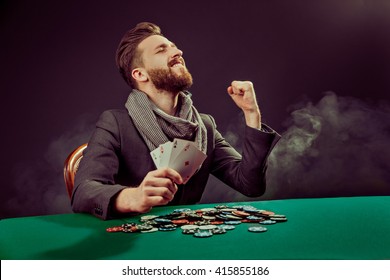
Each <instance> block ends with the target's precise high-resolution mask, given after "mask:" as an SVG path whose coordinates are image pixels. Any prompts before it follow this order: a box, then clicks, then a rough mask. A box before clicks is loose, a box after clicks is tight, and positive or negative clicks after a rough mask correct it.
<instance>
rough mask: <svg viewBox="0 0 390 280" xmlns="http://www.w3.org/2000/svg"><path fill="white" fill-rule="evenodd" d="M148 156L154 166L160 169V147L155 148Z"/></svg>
mask: <svg viewBox="0 0 390 280" xmlns="http://www.w3.org/2000/svg"><path fill="white" fill-rule="evenodd" d="M150 156H151V157H152V159H153V162H154V165H155V166H156V167H157V168H159V167H160V147H157V148H156V149H154V150H153V151H151V152H150Z"/></svg>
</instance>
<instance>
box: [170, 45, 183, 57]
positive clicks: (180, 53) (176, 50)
mask: <svg viewBox="0 0 390 280" xmlns="http://www.w3.org/2000/svg"><path fill="white" fill-rule="evenodd" d="M182 56H183V51H181V50H180V49H179V48H177V47H174V48H173V54H172V57H182Z"/></svg>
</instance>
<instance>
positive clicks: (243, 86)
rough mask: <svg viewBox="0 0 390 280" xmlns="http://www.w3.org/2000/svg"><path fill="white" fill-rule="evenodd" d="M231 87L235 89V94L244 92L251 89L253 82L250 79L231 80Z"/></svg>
mask: <svg viewBox="0 0 390 280" xmlns="http://www.w3.org/2000/svg"><path fill="white" fill-rule="evenodd" d="M232 87H233V90H234V89H235V93H236V94H243V93H244V92H246V91H249V90H251V88H252V87H253V84H252V82H250V81H233V82H232Z"/></svg>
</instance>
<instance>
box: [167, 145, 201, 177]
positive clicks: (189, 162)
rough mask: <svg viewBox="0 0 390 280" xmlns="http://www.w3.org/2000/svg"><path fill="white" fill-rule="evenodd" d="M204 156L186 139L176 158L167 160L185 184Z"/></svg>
mask: <svg viewBox="0 0 390 280" xmlns="http://www.w3.org/2000/svg"><path fill="white" fill-rule="evenodd" d="M206 157H207V156H206V155H205V154H204V153H203V152H202V151H200V150H199V149H198V148H197V147H196V146H195V145H194V143H193V142H190V141H188V143H187V144H186V145H185V146H184V148H183V149H182V150H181V152H179V154H178V155H177V156H176V158H175V159H173V160H171V161H170V162H169V167H170V168H172V169H174V170H176V171H177V172H178V173H179V174H180V175H181V177H182V178H183V181H184V184H185V183H187V181H188V180H189V179H190V178H191V177H192V175H194V173H195V172H196V171H197V170H198V168H199V167H200V165H201V164H202V163H203V161H204V160H205V159H206Z"/></svg>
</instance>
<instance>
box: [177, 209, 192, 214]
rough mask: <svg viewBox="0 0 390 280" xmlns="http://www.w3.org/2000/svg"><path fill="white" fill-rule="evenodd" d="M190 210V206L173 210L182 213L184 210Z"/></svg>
mask: <svg viewBox="0 0 390 280" xmlns="http://www.w3.org/2000/svg"><path fill="white" fill-rule="evenodd" d="M190 211H192V209H190V208H179V209H175V210H173V212H174V213H184V212H190Z"/></svg>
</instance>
